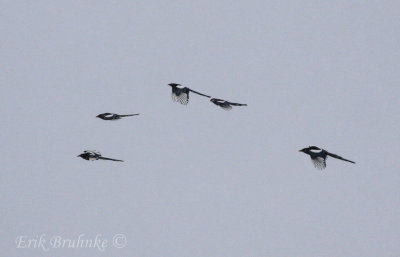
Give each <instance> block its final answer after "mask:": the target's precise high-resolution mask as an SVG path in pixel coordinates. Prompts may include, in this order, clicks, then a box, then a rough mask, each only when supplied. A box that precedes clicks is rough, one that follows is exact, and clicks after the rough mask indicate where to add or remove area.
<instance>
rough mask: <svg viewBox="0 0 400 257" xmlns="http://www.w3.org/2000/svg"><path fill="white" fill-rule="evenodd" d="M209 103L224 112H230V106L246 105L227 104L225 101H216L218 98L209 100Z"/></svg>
mask: <svg viewBox="0 0 400 257" xmlns="http://www.w3.org/2000/svg"><path fill="white" fill-rule="evenodd" d="M210 101H211V102H212V103H214V104H215V105H218V106H219V107H221V108H222V109H224V110H225V111H229V110H231V109H232V105H233V106H247V104H238V103H232V102H228V101H225V100H222V99H218V98H211V100H210Z"/></svg>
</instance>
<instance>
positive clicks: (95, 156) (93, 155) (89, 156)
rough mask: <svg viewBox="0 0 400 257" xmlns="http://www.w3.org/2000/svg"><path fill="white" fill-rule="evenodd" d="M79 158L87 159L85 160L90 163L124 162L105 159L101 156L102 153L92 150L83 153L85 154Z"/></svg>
mask: <svg viewBox="0 0 400 257" xmlns="http://www.w3.org/2000/svg"><path fill="white" fill-rule="evenodd" d="M77 157H81V158H82V159H85V160H88V161H96V160H108V161H115V162H123V161H122V160H117V159H111V158H107V157H103V156H101V153H100V152H97V151H91V150H86V151H83V153H81V154H80V155H78V156H77Z"/></svg>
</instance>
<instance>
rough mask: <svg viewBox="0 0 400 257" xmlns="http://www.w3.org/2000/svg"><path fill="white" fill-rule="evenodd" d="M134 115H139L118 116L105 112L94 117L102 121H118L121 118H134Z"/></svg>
mask: <svg viewBox="0 0 400 257" xmlns="http://www.w3.org/2000/svg"><path fill="white" fill-rule="evenodd" d="M136 115H139V113H135V114H126V115H119V114H115V113H110V112H106V113H102V114H99V115H97V116H96V117H97V118H100V119H103V120H119V119H121V118H122V117H128V116H136Z"/></svg>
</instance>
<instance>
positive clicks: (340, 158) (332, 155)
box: [328, 153, 355, 163]
mask: <svg viewBox="0 0 400 257" xmlns="http://www.w3.org/2000/svg"><path fill="white" fill-rule="evenodd" d="M328 155H329V156H331V157H333V158H336V159H339V160H342V161H346V162H351V163H355V162H353V161H350V160H347V159H345V158H343V157H341V156H339V155H336V154H333V153H328Z"/></svg>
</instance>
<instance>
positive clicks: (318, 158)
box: [299, 146, 355, 170]
mask: <svg viewBox="0 0 400 257" xmlns="http://www.w3.org/2000/svg"><path fill="white" fill-rule="evenodd" d="M299 152H303V153H305V154H308V155H310V157H311V161H312V162H313V163H314V166H315V168H317V169H319V170H322V169H325V168H326V158H327V157H328V156H331V157H333V158H336V159H339V160H342V161H346V162H351V163H355V162H353V161H350V160H347V159H345V158H343V157H341V156H339V155H336V154H333V153H330V152H328V151H326V150H324V149H321V148H319V147H316V146H309V147H307V148H303V149H301V150H299Z"/></svg>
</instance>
